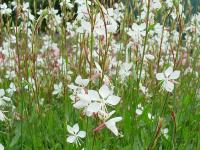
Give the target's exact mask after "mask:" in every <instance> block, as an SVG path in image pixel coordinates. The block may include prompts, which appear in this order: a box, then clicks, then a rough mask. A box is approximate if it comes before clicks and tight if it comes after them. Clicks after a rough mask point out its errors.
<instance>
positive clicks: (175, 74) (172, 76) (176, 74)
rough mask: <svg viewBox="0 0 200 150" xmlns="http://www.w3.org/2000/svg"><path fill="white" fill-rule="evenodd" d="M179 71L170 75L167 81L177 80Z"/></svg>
mask: <svg viewBox="0 0 200 150" xmlns="http://www.w3.org/2000/svg"><path fill="white" fill-rule="evenodd" d="M180 73H181V72H180V71H178V70H176V71H174V72H172V74H171V75H170V76H169V79H178V78H179V76H180Z"/></svg>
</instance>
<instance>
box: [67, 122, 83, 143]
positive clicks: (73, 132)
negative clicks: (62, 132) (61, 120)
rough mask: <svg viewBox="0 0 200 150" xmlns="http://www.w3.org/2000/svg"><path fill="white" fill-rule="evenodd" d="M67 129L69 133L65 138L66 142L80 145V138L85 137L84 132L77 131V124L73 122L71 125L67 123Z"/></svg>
mask: <svg viewBox="0 0 200 150" xmlns="http://www.w3.org/2000/svg"><path fill="white" fill-rule="evenodd" d="M67 131H68V132H69V133H70V135H69V136H68V138H67V142H68V143H75V144H78V145H80V141H81V138H85V136H86V132H85V131H79V125H78V124H75V125H74V126H73V127H71V126H69V125H67Z"/></svg>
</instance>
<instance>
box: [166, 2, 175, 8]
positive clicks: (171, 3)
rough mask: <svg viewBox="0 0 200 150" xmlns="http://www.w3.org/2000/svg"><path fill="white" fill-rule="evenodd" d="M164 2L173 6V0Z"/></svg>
mask: <svg viewBox="0 0 200 150" xmlns="http://www.w3.org/2000/svg"><path fill="white" fill-rule="evenodd" d="M166 4H167V6H168V7H169V8H171V7H172V6H173V0H166Z"/></svg>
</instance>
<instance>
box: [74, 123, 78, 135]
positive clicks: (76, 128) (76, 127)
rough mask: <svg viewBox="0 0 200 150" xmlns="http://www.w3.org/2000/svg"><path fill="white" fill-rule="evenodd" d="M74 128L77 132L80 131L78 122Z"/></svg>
mask: <svg viewBox="0 0 200 150" xmlns="http://www.w3.org/2000/svg"><path fill="white" fill-rule="evenodd" d="M73 130H74V132H75V134H77V133H78V131H79V126H78V123H76V124H75V125H74V126H73Z"/></svg>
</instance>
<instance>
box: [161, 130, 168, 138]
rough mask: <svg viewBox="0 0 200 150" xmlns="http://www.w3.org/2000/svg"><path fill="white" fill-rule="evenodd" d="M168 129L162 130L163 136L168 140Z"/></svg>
mask: <svg viewBox="0 0 200 150" xmlns="http://www.w3.org/2000/svg"><path fill="white" fill-rule="evenodd" d="M168 131H169V130H168V128H165V129H161V132H162V134H163V135H164V137H165V138H166V139H167V138H168Z"/></svg>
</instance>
